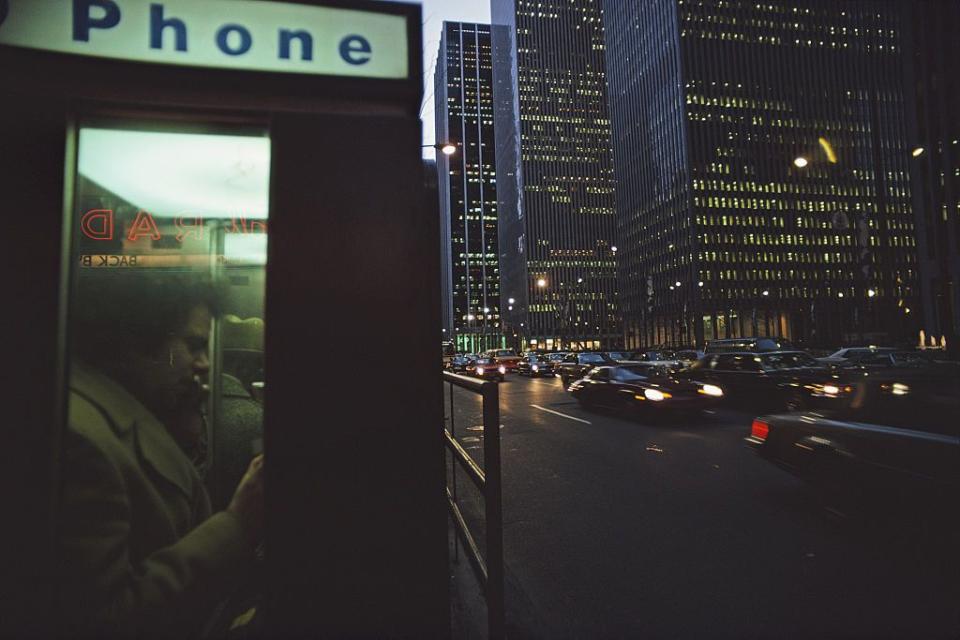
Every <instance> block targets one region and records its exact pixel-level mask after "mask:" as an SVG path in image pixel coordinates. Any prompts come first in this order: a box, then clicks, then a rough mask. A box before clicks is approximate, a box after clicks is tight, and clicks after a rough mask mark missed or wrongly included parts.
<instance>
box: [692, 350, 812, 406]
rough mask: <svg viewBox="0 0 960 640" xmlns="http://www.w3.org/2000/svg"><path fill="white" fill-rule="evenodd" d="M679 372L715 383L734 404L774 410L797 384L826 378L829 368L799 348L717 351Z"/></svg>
mask: <svg viewBox="0 0 960 640" xmlns="http://www.w3.org/2000/svg"><path fill="white" fill-rule="evenodd" d="M680 375H683V376H686V377H687V378H688V379H692V380H700V381H702V382H709V383H711V384H714V385H717V386H718V387H720V388H721V389H723V392H724V395H725V397H726V398H727V399H728V400H730V401H732V402H734V403H738V404H748V405H750V406H751V407H754V406H763V407H766V408H768V409H769V408H774V409H778V408H788V405H789V402H790V401H791V398H792V397H793V395H794V393H795V390H796V388H797V387H798V386H803V385H806V384H813V383H819V382H823V381H824V380H827V379H829V369H828V367H827V366H826V365H823V364H821V363H819V362H817V361H816V359H814V358H813V356H811V355H809V354H807V353H805V352H803V351H774V352H770V353H718V354H714V355H707V356H704V357H703V358H701V359H700V360H699V361H697V362H696V363H694V364H693V366H691V367H690V368H689V369H686V370H685V371H684V372H683V373H682V374H680Z"/></svg>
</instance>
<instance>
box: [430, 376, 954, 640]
mask: <svg viewBox="0 0 960 640" xmlns="http://www.w3.org/2000/svg"><path fill="white" fill-rule="evenodd" d="M499 388H500V394H501V395H500V410H501V422H502V425H503V426H502V429H501V449H502V464H503V475H502V477H503V503H504V531H503V538H504V557H505V565H506V573H507V578H508V590H507V599H508V602H507V624H508V630H509V633H510V637H513V638H517V637H537V638H622V637H630V638H636V637H645V638H717V637H729V638H773V637H776V638H824V637H831V638H832V637H863V638H887V637H889V638H940V637H942V638H958V637H960V562H958V561H957V555H958V554H957V553H956V550H957V548H958V547H960V538H956V537H953V538H951V540H952V542H951V544H952V549H947V550H945V549H944V548H943V547H942V546H935V545H932V544H931V543H930V540H931V536H930V535H928V534H929V533H930V532H929V531H926V532H925V531H924V530H922V528H921V526H920V525H919V524H918V523H913V522H901V521H900V520H897V519H895V518H892V517H888V516H886V515H884V514H866V515H864V514H850V513H846V514H844V513H840V512H838V511H836V510H835V509H834V508H833V507H831V506H830V504H829V500H824V499H823V498H822V496H818V495H816V494H814V493H813V492H812V491H810V490H809V489H807V488H806V487H805V485H804V484H803V483H802V482H801V481H799V480H798V479H795V478H794V477H793V476H791V475H789V474H788V473H786V472H785V471H782V470H780V469H778V468H776V467H774V466H773V465H771V464H770V463H768V462H766V461H764V460H762V459H760V458H758V457H757V456H756V455H755V454H754V453H753V452H752V450H750V448H749V447H748V446H747V444H746V443H745V442H744V441H743V438H744V436H745V435H747V433H748V431H749V426H750V421H751V419H752V417H753V416H752V415H749V414H746V413H743V412H733V411H728V410H722V409H721V410H718V411H717V412H716V414H714V415H712V416H706V417H704V419H702V420H698V421H696V422H693V423H691V422H685V423H678V424H642V423H640V422H637V421H635V420H630V419H625V418H623V417H620V416H617V415H614V414H610V413H600V412H592V411H586V410H583V409H581V408H580V407H579V405H577V403H576V402H574V401H573V400H572V398H570V396H569V395H568V394H567V393H566V392H565V391H564V390H563V388H562V385H561V383H560V380H559V379H533V380H530V379H527V378H519V377H517V376H508V378H507V381H506V382H505V383H503V384H501V385H500V387H499ZM445 396H446V397H447V400H448V407H447V416H448V417H449V416H450V410H449V392H448V391H447V390H445ZM452 415H453V417H454V427H455V431H456V434H457V436H458V438H459V439H460V440H461V442H462V443H463V446H464V447H465V448H467V449H468V451H469V453H470V454H471V455H473V456H475V457H476V459H478V461H482V444H483V443H482V432H481V431H480V429H479V426H480V425H481V423H482V418H481V411H480V402H479V399H478V397H477V396H475V395H473V394H471V393H469V392H467V391H464V390H462V389H456V390H455V391H454V411H453V414H452ZM448 422H449V421H448ZM458 483H459V487H460V491H459V495H460V497H461V502H462V505H463V508H464V510H465V511H467V512H468V514H470V520H471V526H473V527H476V528H477V529H478V530H480V531H482V526H480V525H482V509H481V508H480V502H479V499H478V498H476V497H475V496H476V493H475V492H472V491H470V487H469V486H468V481H467V480H465V479H464V476H463V475H462V474H460V475H459V476H458ZM937 533H941V532H937ZM951 535H953V534H951ZM936 538H937V536H934V539H936ZM481 541H482V536H481Z"/></svg>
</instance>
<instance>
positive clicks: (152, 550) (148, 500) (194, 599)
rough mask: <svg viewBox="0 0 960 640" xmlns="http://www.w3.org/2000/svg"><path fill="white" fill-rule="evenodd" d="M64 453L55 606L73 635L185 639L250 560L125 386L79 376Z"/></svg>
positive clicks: (237, 533)
mask: <svg viewBox="0 0 960 640" xmlns="http://www.w3.org/2000/svg"><path fill="white" fill-rule="evenodd" d="M69 398H70V400H69V406H68V413H69V427H68V429H67V434H66V437H65V441H64V449H63V455H62V461H63V464H62V482H63V493H62V498H61V502H60V508H59V518H58V540H59V557H58V558H57V561H58V565H59V567H60V572H61V575H60V587H61V588H60V606H61V609H62V615H63V620H64V622H65V625H64V631H65V632H66V633H68V634H70V635H73V634H80V635H96V636H99V637H104V636H110V637H112V636H116V635H122V636H135V637H138V636H148V637H179V638H184V637H190V636H192V635H195V634H196V633H197V632H198V631H199V629H200V628H201V627H202V625H203V624H204V621H205V620H206V619H207V618H208V617H209V616H210V614H211V613H212V611H213V610H214V609H215V607H216V605H217V603H218V602H219V601H221V600H222V599H223V598H224V597H226V596H228V595H229V594H230V592H231V591H232V590H233V588H234V587H235V586H237V584H238V583H239V581H240V580H242V578H243V577H244V575H245V574H246V572H247V570H248V569H249V566H250V563H251V562H252V556H253V554H252V550H251V549H250V545H249V544H248V543H247V542H246V541H245V539H244V537H243V535H242V531H241V528H240V523H239V521H238V520H237V519H236V517H235V516H233V515H232V514H229V513H226V512H221V513H217V514H215V515H213V516H211V515H210V501H209V499H208V497H207V493H206V491H205V489H204V487H203V484H202V482H201V479H200V477H199V476H198V475H197V472H196V470H195V469H194V467H193V465H192V464H191V462H190V460H189V459H188V458H187V457H186V455H184V453H183V452H182V451H181V450H180V448H179V447H178V446H177V444H176V442H175V441H174V440H173V438H172V437H171V436H170V435H169V433H168V432H167V430H166V429H165V428H164V426H163V425H162V424H161V423H160V422H159V421H157V419H156V418H155V417H154V416H153V415H151V413H150V412H149V411H148V410H147V409H146V408H145V407H144V406H143V405H142V404H140V402H138V401H137V400H136V399H135V398H134V397H133V396H132V395H131V394H130V393H128V392H127V391H126V390H125V389H124V388H123V387H122V386H120V385H119V384H117V383H116V382H114V381H113V380H111V379H110V378H107V377H106V376H104V375H101V374H99V373H95V372H92V371H90V370H86V369H84V368H81V367H75V370H74V372H73V374H72V375H71V382H70V396H69Z"/></svg>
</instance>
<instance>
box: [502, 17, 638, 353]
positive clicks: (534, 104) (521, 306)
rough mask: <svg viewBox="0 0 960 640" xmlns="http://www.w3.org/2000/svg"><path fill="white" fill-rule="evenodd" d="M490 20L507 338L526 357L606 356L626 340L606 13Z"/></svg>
mask: <svg viewBox="0 0 960 640" xmlns="http://www.w3.org/2000/svg"><path fill="white" fill-rule="evenodd" d="M491 9H492V19H493V26H492V30H493V50H494V62H493V67H494V78H495V85H494V99H495V102H496V123H497V130H496V139H497V167H498V169H499V175H498V181H497V188H498V198H499V208H500V252H501V253H500V257H501V266H502V269H503V299H504V303H505V304H506V306H507V310H506V312H505V318H506V320H507V322H508V327H509V328H510V330H511V331H513V330H516V331H518V332H519V333H521V334H522V335H524V336H526V337H527V339H528V342H527V346H529V347H538V348H547V349H552V348H561V347H562V348H568V347H570V346H574V347H575V348H576V347H579V348H592V347H597V346H599V343H600V337H601V336H606V340H604V346H606V345H607V343H610V342H611V341H617V340H619V336H620V330H619V328H618V316H619V311H618V308H617V294H616V267H615V264H616V244H615V240H614V238H615V233H616V223H615V219H614V217H615V207H614V186H613V167H612V164H611V163H612V157H611V150H610V126H609V119H608V116H607V96H606V76H605V70H604V41H603V22H602V5H601V2H600V1H599V0H542V1H540V2H536V3H534V2H524V1H523V0H493V1H492V3H491ZM510 300H513V301H514V302H513V303H512V304H511V303H510ZM511 306H512V307H513V309H512V310H511V309H510V307H511Z"/></svg>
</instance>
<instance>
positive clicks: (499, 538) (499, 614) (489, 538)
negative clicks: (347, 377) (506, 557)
mask: <svg viewBox="0 0 960 640" xmlns="http://www.w3.org/2000/svg"><path fill="white" fill-rule="evenodd" d="M443 381H444V382H445V383H448V384H449V385H450V428H449V429H446V428H444V437H445V440H446V444H447V449H449V450H450V452H451V454H452V455H453V460H454V465H453V474H452V480H451V483H450V484H449V485H448V486H447V506H448V507H449V509H450V516H451V518H453V523H454V527H455V528H456V530H457V535H458V536H459V538H460V540H461V541H462V542H463V546H464V548H465V550H466V552H467V557H468V558H469V560H470V564H471V565H472V566H473V569H474V573H475V574H476V576H477V580H479V581H480V584H481V585H482V586H483V591H484V594H485V597H486V601H487V633H488V635H489V637H490V638H498V639H499V638H503V637H504V593H503V503H502V501H501V497H502V496H501V485H500V389H499V387H498V386H497V383H496V382H485V381H481V380H476V379H474V378H468V377H466V376H460V375H457V374H454V373H450V372H448V371H444V372H443ZM454 387H460V388H461V389H466V390H468V391H472V392H473V393H476V394H479V395H480V396H481V398H482V400H483V469H481V468H480V465H478V464H477V462H476V461H475V460H474V459H473V458H472V457H470V454H468V453H467V452H466V450H464V448H463V447H462V446H461V445H460V443H459V442H458V441H457V439H456V420H455V416H454V407H453V388H454ZM457 463H459V464H460V466H462V468H463V470H464V471H465V472H466V474H467V477H468V478H470V480H471V481H472V482H473V484H474V485H476V487H477V489H478V490H479V491H480V494H481V495H482V496H483V501H484V514H485V516H486V532H485V533H486V535H485V536H484V537H485V539H486V550H485V553H484V554H482V555H481V553H480V549H479V547H478V545H477V543H476V539H475V537H474V536H473V534H471V533H470V529H469V527H468V526H467V522H466V520H465V518H464V517H463V513H462V511H461V510H460V506H459V504H458V497H457Z"/></svg>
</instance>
